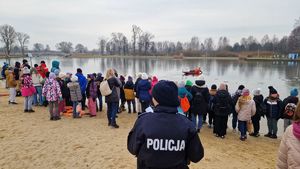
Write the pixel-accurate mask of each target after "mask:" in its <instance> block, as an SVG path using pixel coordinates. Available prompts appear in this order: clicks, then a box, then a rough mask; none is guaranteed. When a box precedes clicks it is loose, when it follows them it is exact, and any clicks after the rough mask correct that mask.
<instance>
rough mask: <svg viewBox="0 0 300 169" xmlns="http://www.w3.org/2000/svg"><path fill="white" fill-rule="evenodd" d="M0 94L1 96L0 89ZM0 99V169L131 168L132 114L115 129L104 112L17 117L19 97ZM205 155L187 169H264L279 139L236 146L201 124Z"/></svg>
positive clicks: (234, 138) (233, 138) (41, 110)
mask: <svg viewBox="0 0 300 169" xmlns="http://www.w3.org/2000/svg"><path fill="white" fill-rule="evenodd" d="M0 93H1V94H3V93H7V91H6V89H3V88H1V89H0ZM7 101H8V97H7V96H0V121H1V123H0V147H1V153H0V166H1V167H0V168H1V169H27V168H28V169H29V168H30V169H48V168H49V169H51V168H59V169H60V168H61V169H64V168H65V169H69V168H72V169H83V168H92V169H98V168H100V169H102V168H103V169H119V168H122V169H134V168H136V159H135V157H134V156H132V155H131V154H130V153H129V152H128V151H127V145H126V141H127V135H128V132H129V130H130V129H131V128H132V126H133V124H134V122H135V120H136V117H137V116H136V114H128V113H126V112H123V113H121V114H119V118H118V119H117V122H118V124H119V125H120V128H119V129H112V128H110V127H108V126H107V119H106V112H100V113H99V112H98V116H97V117H96V118H90V117H88V116H86V117H83V118H82V119H72V118H69V117H63V118H62V120H60V121H50V120H49V113H48V110H47V108H45V107H34V110H35V111H36V112H35V113H23V98H22V97H18V98H17V102H18V103H19V104H18V105H8V103H7ZM200 138H201V141H202V143H203V145H204V150H205V157H204V158H203V159H202V160H201V161H200V162H199V163H197V164H191V165H190V168H191V169H201V168H215V169H217V168H223V169H227V168H228V169H241V168H248V169H258V168H260V169H264V168H274V166H275V164H276V156H277V149H278V146H279V143H280V139H278V140H271V139H268V138H264V137H259V138H249V139H248V140H247V141H246V142H241V141H240V140H239V136H238V134H237V133H233V132H232V131H231V130H230V129H228V135H227V137H226V138H225V139H224V140H221V139H219V138H216V137H215V136H213V134H212V130H211V129H209V128H208V127H207V126H204V128H203V130H202V131H201V134H200Z"/></svg>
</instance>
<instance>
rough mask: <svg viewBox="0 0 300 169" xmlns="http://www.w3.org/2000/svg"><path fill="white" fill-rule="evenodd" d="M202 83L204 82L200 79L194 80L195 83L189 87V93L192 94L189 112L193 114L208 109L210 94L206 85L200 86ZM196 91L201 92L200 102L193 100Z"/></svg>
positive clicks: (204, 111)
mask: <svg viewBox="0 0 300 169" xmlns="http://www.w3.org/2000/svg"><path fill="white" fill-rule="evenodd" d="M204 83H205V82H204V81H202V80H199V81H196V85H194V86H193V87H192V89H191V94H192V95H193V99H192V100H191V113H193V114H195V115H202V114H205V113H207V110H208V102H209V99H210V94H209V90H208V88H207V87H202V86H203V85H204ZM197 92H200V93H201V94H202V97H203V101H202V102H201V103H197V102H196V101H195V98H196V97H195V96H196V93H197Z"/></svg>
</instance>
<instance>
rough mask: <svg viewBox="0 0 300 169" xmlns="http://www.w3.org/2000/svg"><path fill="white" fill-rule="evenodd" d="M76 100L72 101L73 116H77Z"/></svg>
mask: <svg viewBox="0 0 300 169" xmlns="http://www.w3.org/2000/svg"><path fill="white" fill-rule="evenodd" d="M77 105H78V102H77V101H74V102H73V117H78V116H79V113H78V112H77V110H76V108H77Z"/></svg>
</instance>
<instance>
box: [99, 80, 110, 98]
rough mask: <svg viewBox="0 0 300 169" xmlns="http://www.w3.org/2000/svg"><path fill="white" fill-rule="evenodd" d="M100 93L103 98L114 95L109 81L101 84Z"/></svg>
mask: <svg viewBox="0 0 300 169" xmlns="http://www.w3.org/2000/svg"><path fill="white" fill-rule="evenodd" d="M100 92H101V94H102V96H108V95H110V94H111V93H112V90H111V89H110V87H109V84H108V81H107V80H104V81H102V82H101V83H100Z"/></svg>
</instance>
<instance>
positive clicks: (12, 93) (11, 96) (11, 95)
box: [9, 88, 17, 102]
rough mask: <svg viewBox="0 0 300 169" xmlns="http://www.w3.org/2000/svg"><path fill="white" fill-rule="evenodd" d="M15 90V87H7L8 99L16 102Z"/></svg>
mask: <svg viewBox="0 0 300 169" xmlns="http://www.w3.org/2000/svg"><path fill="white" fill-rule="evenodd" d="M16 95H17V91H16V88H9V101H10V102H16Z"/></svg>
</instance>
